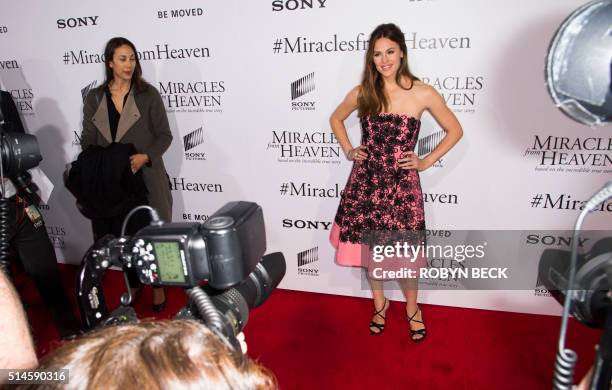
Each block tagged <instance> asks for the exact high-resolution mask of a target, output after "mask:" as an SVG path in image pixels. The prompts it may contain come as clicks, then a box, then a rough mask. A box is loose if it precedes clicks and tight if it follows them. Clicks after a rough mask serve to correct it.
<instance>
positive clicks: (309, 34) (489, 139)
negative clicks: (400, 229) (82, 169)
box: [0, 0, 612, 314]
mask: <svg viewBox="0 0 612 390" xmlns="http://www.w3.org/2000/svg"><path fill="white" fill-rule="evenodd" d="M583 3H584V2H583V1H580V0H539V1H527V0H524V1H518V2H508V1H505V0H461V1H457V0H409V1H408V0H396V1H354V0H351V1H349V0H312V1H311V0H266V1H264V0H258V1H238V0H229V1H222V2H221V1H177V2H168V1H159V0H152V1H146V2H145V1H141V2H136V1H116V0H109V1H105V2H94V1H74V0H70V1H62V2H61V4H60V3H54V2H51V3H50V2H45V1H41V0H39V1H34V0H24V1H21V2H9V3H7V4H4V5H3V7H2V13H1V14H0V83H1V85H2V88H3V89H5V90H8V91H10V93H11V94H12V96H13V98H14V100H15V101H16V103H17V105H18V108H19V110H20V111H21V113H22V114H23V118H24V119H25V124H26V127H27V129H28V131H29V132H30V133H32V134H35V135H36V136H37V137H38V140H39V142H40V146H41V149H42V154H43V156H44V160H43V162H42V163H41V168H42V170H43V171H44V172H45V173H46V174H47V175H48V177H49V178H50V179H51V181H52V182H53V183H54V184H55V188H54V190H53V193H52V195H51V198H50V200H49V202H48V204H46V205H44V206H43V212H44V217H45V220H46V223H47V230H48V233H49V236H50V237H51V239H52V240H53V243H54V245H55V247H56V248H57V252H58V256H59V258H60V259H61V260H62V261H64V262H68V263H78V262H79V261H80V259H81V257H82V255H83V253H84V251H85V249H86V248H87V247H88V246H89V245H90V244H91V240H92V238H91V237H92V236H91V228H90V224H89V221H88V220H86V219H85V218H84V217H82V216H81V215H80V214H79V212H78V211H77V209H76V207H75V202H74V198H73V197H72V196H71V195H70V193H69V192H68V191H67V190H66V189H65V188H64V186H63V184H62V173H63V172H64V169H65V167H66V164H67V163H69V162H70V161H72V160H73V159H74V158H75V157H76V156H77V155H78V153H79V152H80V148H79V136H80V131H81V120H82V106H83V102H82V100H83V96H84V95H85V94H86V93H87V91H88V90H89V89H90V88H92V87H95V86H97V85H100V84H101V83H102V82H103V81H104V73H103V70H104V65H103V58H102V52H103V48H104V45H105V43H106V42H107V41H108V39H110V38H111V37H114V36H124V37H127V38H128V39H130V40H131V41H133V42H134V43H135V45H136V47H137V49H138V52H139V53H138V55H139V58H140V61H141V64H142V67H143V73H144V77H145V79H146V80H148V81H149V82H150V83H152V84H153V85H154V86H155V87H156V88H157V89H158V90H159V91H160V93H161V95H162V97H163V100H164V102H165V104H166V109H167V113H168V118H169V120H170V125H171V128H172V132H173V134H174V141H173V144H172V146H171V147H170V149H169V150H168V152H167V153H166V154H165V156H164V158H165V160H166V162H167V167H168V171H169V172H168V173H169V175H170V180H171V184H172V194H173V197H174V221H204V220H205V219H206V218H207V216H209V215H211V214H212V213H213V212H214V211H215V210H217V209H218V208H219V207H221V206H222V205H223V204H225V203H226V202H228V201H232V200H249V201H255V202H257V203H259V204H260V205H261V206H262V207H263V210H264V215H265V222H266V233H267V238H268V251H270V252H271V251H282V252H283V253H284V255H285V257H286V260H287V274H286V276H285V279H284V280H283V282H282V284H281V287H282V288H288V289H295V290H304V291H314V292H322V293H330V294H344V295H355V296H369V291H368V289H367V287H366V285H364V284H363V280H362V278H363V276H362V273H361V272H360V271H359V270H358V269H351V268H343V267H339V266H337V265H335V263H334V251H333V248H332V247H331V246H330V244H329V242H328V235H329V229H330V227H331V223H332V221H333V218H334V215H335V212H336V208H337V206H338V202H339V196H340V192H341V190H342V189H343V187H344V184H345V182H346V179H347V176H348V173H349V171H350V168H351V162H349V161H346V159H345V158H344V157H343V154H342V151H341V149H340V148H339V146H338V144H337V142H336V140H335V138H334V136H333V133H332V132H331V129H330V127H329V124H328V118H329V115H330V114H331V112H332V111H333V110H334V108H335V107H336V105H337V104H339V103H340V101H341V100H342V99H343V97H344V96H345V95H346V93H347V92H348V91H349V90H350V89H351V88H352V87H353V86H355V85H357V84H358V83H359V80H360V76H361V72H362V69H363V63H364V54H365V49H366V47H367V40H368V36H369V33H370V32H371V31H372V30H373V28H374V27H375V26H376V25H378V24H380V23H385V22H393V23H396V24H397V25H399V26H400V28H401V29H402V30H403V31H404V33H405V36H406V43H407V46H408V51H409V53H408V58H409V62H410V65H411V67H412V70H413V72H414V73H415V74H416V75H417V76H419V77H421V78H422V80H424V81H425V82H427V83H429V84H431V85H433V86H434V87H435V88H436V89H437V90H438V91H439V92H440V93H441V94H442V96H444V98H445V99H446V101H447V103H448V105H449V107H450V108H451V109H452V110H453V111H454V112H455V113H456V115H457V117H458V118H459V120H460V122H461V124H462V125H463V128H464V131H465V135H464V138H463V139H462V141H461V142H460V143H459V144H458V145H457V147H456V148H455V149H453V150H452V151H451V152H450V153H449V154H448V155H447V156H445V157H444V158H443V159H442V160H441V161H439V162H438V163H437V164H436V166H434V167H432V168H431V169H429V170H427V171H426V172H423V173H422V174H421V181H422V186H423V190H424V192H425V208H426V221H427V225H428V228H429V229H433V230H436V231H438V230H442V231H446V230H459V229H463V230H479V231H481V233H482V234H485V235H486V234H488V233H487V232H488V231H490V230H503V229H508V230H523V231H525V234H523V237H525V239H524V240H523V241H522V242H520V243H518V242H517V243H516V244H517V245H519V244H522V245H524V246H529V245H533V246H536V247H538V248H544V247H552V248H558V249H567V248H568V247H567V241H566V240H565V239H564V238H565V236H564V235H563V234H557V235H555V234H550V235H548V234H540V233H537V231H538V230H543V229H558V230H563V229H571V228H572V226H573V223H574V221H575V218H576V217H577V215H578V213H579V206H580V202H574V201H584V200H586V199H588V198H589V197H590V196H591V195H592V194H593V192H594V191H595V190H597V189H598V188H600V187H601V185H602V184H603V183H604V182H605V181H606V180H609V179H610V178H611V177H612V174H611V173H612V171H611V169H612V158H611V157H612V152H611V149H612V141H611V137H612V131H611V129H610V127H609V126H608V127H606V128H600V129H589V128H586V127H583V126H581V125H579V124H577V123H575V122H573V121H572V120H570V119H568V118H567V117H565V116H564V115H563V114H562V113H561V112H559V111H557V109H556V108H555V107H554V106H553V104H552V102H551V100H550V98H549V97H548V94H547V91H546V86H545V84H544V59H545V56H546V52H547V49H548V44H549V42H550V40H551V38H552V37H553V35H554V33H555V31H556V29H557V27H558V26H559V25H560V23H561V22H562V21H563V19H564V18H565V17H566V16H568V15H569V14H570V13H571V12H572V11H573V10H574V9H575V8H577V7H578V6H580V5H581V4H583ZM300 81H301V82H304V81H305V82H307V83H309V86H310V87H311V88H309V91H308V92H306V93H303V94H300V93H297V94H293V95H292V91H293V90H294V88H293V85H294V83H296V82H300ZM302 92H303V91H302ZM296 95H298V96H296ZM422 120H423V126H422V130H421V135H420V138H421V141H420V142H419V149H418V151H419V154H421V155H422V154H424V153H427V152H428V151H429V150H431V149H430V148H431V146H432V144H433V145H435V142H436V140H437V139H439V136H440V132H441V129H440V128H439V126H438V125H437V124H436V123H435V121H434V120H433V119H432V118H431V117H430V116H429V115H427V114H425V115H424V117H423V118H422ZM347 127H348V129H349V133H350V135H351V139H352V140H353V143H354V144H355V145H357V144H358V143H359V137H360V129H359V123H358V119H357V118H356V116H354V115H353V116H351V117H350V118H349V119H348V121H347ZM611 212H612V204H610V203H607V204H606V205H604V206H603V207H602V208H601V210H599V211H597V212H594V213H593V214H592V215H591V216H589V218H588V219H587V222H586V227H587V228H589V229H595V230H603V231H605V230H608V231H609V230H610V229H611V227H612V222H611V220H612V218H610V216H611ZM530 229H531V231H532V233H529V230H530ZM498 252H500V253H497V254H496V258H497V261H499V263H500V264H502V263H504V264H506V265H507V266H509V267H512V266H514V267H515V268H521V270H522V271H524V272H525V275H526V276H525V277H526V280H527V281H526V283H525V285H526V286H528V287H524V286H523V287H521V289H515V290H503V291H498V290H478V291H466V290H462V289H460V288H459V287H456V283H455V284H453V280H442V279H441V280H439V281H438V282H439V283H438V284H437V285H439V286H442V287H445V289H440V288H436V289H423V290H422V291H421V293H420V297H419V299H420V301H422V302H425V303H433V304H441V305H452V306H462V307H477V308H487V309H497V310H510V311H521V312H533V313H550V314H554V313H559V312H560V306H559V305H558V304H557V303H556V302H555V301H554V300H553V299H552V298H550V297H549V296H548V294H547V293H546V291H545V290H543V286H542V282H541V280H539V278H538V277H537V264H538V258H529V256H521V253H524V251H521V250H518V249H517V250H513V249H512V248H509V249H508V250H504V251H498ZM430 265H432V266H433V267H442V266H453V264H450V263H449V262H447V264H446V265H445V261H444V260H441V259H437V261H436V262H435V263H434V262H432V263H431V264H430ZM454 266H456V264H454ZM389 289H390V290H392V291H390V296H392V297H393V298H396V299H401V293H400V291H399V290H397V289H396V288H395V289H394V288H393V285H389Z"/></svg>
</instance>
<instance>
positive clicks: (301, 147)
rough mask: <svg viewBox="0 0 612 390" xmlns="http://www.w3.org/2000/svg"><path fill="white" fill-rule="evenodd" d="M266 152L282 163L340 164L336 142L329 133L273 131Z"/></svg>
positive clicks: (331, 133)
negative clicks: (272, 154) (272, 153)
mask: <svg viewBox="0 0 612 390" xmlns="http://www.w3.org/2000/svg"><path fill="white" fill-rule="evenodd" d="M267 150H270V151H273V152H275V155H276V157H277V161H278V162H283V163H286V162H289V163H309V164H340V160H341V158H340V156H341V150H340V146H339V145H338V140H337V139H336V137H335V135H334V133H333V132H331V131H329V132H323V131H290V130H278V131H276V130H274V131H272V140H271V141H270V142H268V147H267Z"/></svg>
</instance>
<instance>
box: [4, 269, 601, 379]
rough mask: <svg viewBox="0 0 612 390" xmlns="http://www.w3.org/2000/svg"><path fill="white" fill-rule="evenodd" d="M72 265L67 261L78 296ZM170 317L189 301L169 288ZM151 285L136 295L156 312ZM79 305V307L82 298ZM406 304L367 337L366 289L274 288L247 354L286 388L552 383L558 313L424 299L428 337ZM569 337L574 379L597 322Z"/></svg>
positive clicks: (41, 320) (53, 337)
mask: <svg viewBox="0 0 612 390" xmlns="http://www.w3.org/2000/svg"><path fill="white" fill-rule="evenodd" d="M75 270H76V268H75V267H71V266H64V267H62V271H63V276H64V278H65V282H66V286H67V289H69V291H70V292H71V294H72V295H74V291H73V290H74V276H75ZM16 284H17V286H18V289H19V290H20V292H21V294H22V297H23V299H24V301H25V302H26V304H27V306H28V315H29V318H30V322H31V324H32V328H33V329H32V330H33V334H34V338H35V342H36V345H37V350H38V352H39V354H40V355H44V354H46V353H48V352H49V351H50V350H52V349H53V348H55V347H56V346H57V345H58V343H59V342H58V341H57V333H56V332H55V330H54V329H53V327H52V326H51V325H50V318H49V315H48V313H47V312H46V310H45V309H44V307H43V306H42V303H41V302H40V299H39V297H38V295H37V293H36V290H35V289H34V288H33V284H32V283H30V282H29V281H27V280H25V279H23V277H18V278H17V282H16ZM105 286H106V293H107V297H108V299H109V301H108V302H109V304H110V305H112V302H118V295H119V294H118V292H117V291H111V288H110V286H122V278H121V277H120V274H119V273H118V272H109V274H108V275H107V278H106V281H105ZM167 295H168V299H169V304H168V307H167V308H166V310H165V312H164V313H162V315H161V316H160V317H165V318H167V317H171V316H172V315H173V313H175V312H176V310H177V309H178V308H179V307H180V306H182V305H183V304H184V303H185V297H184V294H183V293H182V291H181V290H178V289H168V290H167ZM150 306H151V290H150V289H148V288H147V289H146V290H145V294H144V295H143V297H142V298H141V300H140V301H139V302H138V303H137V304H136V309H137V311H138V312H139V313H140V314H141V316H142V317H153V312H152V311H151V308H150ZM75 307H76V306H75ZM402 309H403V304H402V303H400V302H393V303H392V305H391V308H390V309H389V310H388V312H387V328H386V329H385V332H384V333H383V334H382V335H380V336H370V334H369V331H368V326H367V324H368V323H369V321H370V319H371V314H370V313H371V310H372V303H371V301H370V300H366V299H361V298H350V297H341V296H334V295H323V294H313V293H304V292H295V291H288V290H277V291H275V292H274V293H273V294H272V296H271V297H270V298H269V299H268V301H266V303H264V304H263V305H262V306H261V307H259V308H257V309H255V310H253V311H252V312H251V313H250V319H249V323H248V324H247V326H246V328H245V334H246V339H247V343H248V345H249V355H250V356H251V357H253V358H255V359H257V360H259V361H260V362H261V363H262V364H263V365H265V366H267V367H268V368H270V369H271V370H272V371H273V372H274V373H275V374H276V376H277V378H278V381H279V384H280V386H281V388H283V389H312V388H325V389H372V388H376V389H491V388H495V389H517V388H520V389H523V390H525V389H550V388H551V375H552V369H553V362H554V357H555V351H556V344H557V338H558V334H559V324H560V321H559V318H558V317H552V316H538V315H528V314H514V313H504V312H495V311H487V310H474V309H458V308H451V307H442V306H431V305H423V312H424V317H425V322H426V324H427V327H428V336H427V339H426V340H425V341H424V342H423V343H420V344H414V343H412V342H411V341H410V339H409V336H408V325H407V321H406V320H405V318H404V317H403V310H402ZM569 336H570V339H569V346H570V347H571V348H573V349H574V350H576V352H577V353H578V356H579V360H578V368H577V376H576V377H577V378H579V377H582V375H584V373H585V372H586V370H587V368H588V366H590V365H591V364H592V361H593V357H594V351H593V346H594V345H595V344H596V343H597V342H598V340H599V337H600V331H598V330H593V329H590V328H587V327H585V326H583V325H582V324H580V323H578V322H577V321H573V320H572V322H571V326H570V332H569Z"/></svg>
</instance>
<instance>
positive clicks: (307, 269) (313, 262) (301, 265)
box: [297, 246, 319, 276]
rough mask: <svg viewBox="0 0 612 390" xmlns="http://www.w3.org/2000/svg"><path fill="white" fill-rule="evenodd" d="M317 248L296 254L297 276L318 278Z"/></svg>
mask: <svg viewBox="0 0 612 390" xmlns="http://www.w3.org/2000/svg"><path fill="white" fill-rule="evenodd" d="M318 261H319V247H318V246H315V247H314V248H310V249H307V250H305V251H303V252H299V253H298V254H297V267H298V268H297V271H298V275H307V276H319V267H318V264H317V262H318Z"/></svg>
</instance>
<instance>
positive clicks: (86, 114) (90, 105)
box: [81, 90, 98, 150]
mask: <svg viewBox="0 0 612 390" xmlns="http://www.w3.org/2000/svg"><path fill="white" fill-rule="evenodd" d="M95 93H96V91H95V90H93V91H89V93H88V94H87V97H86V98H85V103H84V104H83V131H82V132H81V149H82V150H85V149H87V147H89V146H91V145H95V144H96V133H97V131H98V129H96V125H94V123H93V121H92V120H91V119H92V117H93V116H94V114H95V113H96V110H97V109H98V107H96V103H95V102H96V98H95V95H94V94H95Z"/></svg>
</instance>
